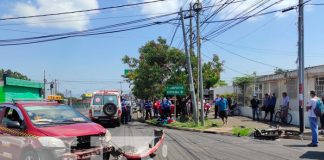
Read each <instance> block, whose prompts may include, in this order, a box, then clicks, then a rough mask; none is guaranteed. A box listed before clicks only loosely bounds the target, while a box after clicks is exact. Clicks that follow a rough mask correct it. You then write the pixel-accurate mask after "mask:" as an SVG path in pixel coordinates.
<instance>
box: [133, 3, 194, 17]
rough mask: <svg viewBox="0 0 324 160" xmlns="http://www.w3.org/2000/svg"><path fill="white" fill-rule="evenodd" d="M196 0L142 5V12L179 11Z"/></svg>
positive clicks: (151, 13) (149, 13) (161, 12)
mask: <svg viewBox="0 0 324 160" xmlns="http://www.w3.org/2000/svg"><path fill="white" fill-rule="evenodd" d="M150 1H152V0H138V1H137V2H150ZM195 1H196V0H166V1H161V2H157V3H152V4H146V5H143V6H142V7H141V12H142V13H143V14H148V15H156V14H165V13H171V12H177V11H179V10H180V8H181V7H183V8H185V9H187V8H188V6H189V3H190V2H195ZM128 2H129V3H134V0H129V1H128Z"/></svg>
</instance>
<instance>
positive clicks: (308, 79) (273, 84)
mask: <svg viewBox="0 0 324 160" xmlns="http://www.w3.org/2000/svg"><path fill="white" fill-rule="evenodd" d="M297 86H298V74H297V71H296V70H294V71H288V72H286V73H283V74H271V75H263V76H259V77H257V80H256V83H255V84H252V85H249V86H246V87H245V91H244V92H245V97H244V99H245V103H244V106H245V107H243V108H242V113H243V114H244V115H245V116H250V117H251V116H252V111H251V107H248V106H250V104H249V100H250V99H251V98H252V95H253V93H256V94H257V96H258V98H259V99H260V100H261V99H262V98H263V96H264V94H265V93H269V94H272V93H275V94H276V95H277V104H276V108H277V109H278V108H279V106H280V102H281V100H282V97H281V94H282V92H287V94H288V96H289V97H290V107H291V110H290V111H289V112H290V113H291V114H292V124H295V125H298V124H299V111H298V110H299V108H298V98H297V97H298V87H297ZM235 88H236V87H235ZM304 90H305V106H306V104H307V101H308V100H309V99H310V95H309V92H310V91H311V90H314V91H316V93H317V94H318V95H320V94H321V93H323V92H324V65H320V66H314V67H309V68H306V69H305V89H304ZM239 94H241V95H242V93H239ZM239 100H240V99H239ZM241 103H242V104H243V101H242V100H241ZM305 125H306V126H308V118H307V114H306V112H305Z"/></svg>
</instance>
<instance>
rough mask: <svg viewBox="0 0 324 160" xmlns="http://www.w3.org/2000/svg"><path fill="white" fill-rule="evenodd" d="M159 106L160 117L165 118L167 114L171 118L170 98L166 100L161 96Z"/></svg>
mask: <svg viewBox="0 0 324 160" xmlns="http://www.w3.org/2000/svg"><path fill="white" fill-rule="evenodd" d="M161 107H162V115H163V116H162V118H163V119H165V118H167V117H168V116H169V117H170V118H171V102H170V100H168V99H167V98H165V97H164V98H163V100H162V103H161Z"/></svg>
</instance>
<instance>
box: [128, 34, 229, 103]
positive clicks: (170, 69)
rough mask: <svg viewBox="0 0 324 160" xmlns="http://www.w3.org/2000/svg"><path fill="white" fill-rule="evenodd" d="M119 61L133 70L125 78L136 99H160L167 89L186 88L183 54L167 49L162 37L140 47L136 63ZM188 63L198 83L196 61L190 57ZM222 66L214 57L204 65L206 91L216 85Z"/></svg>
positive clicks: (187, 84) (175, 49)
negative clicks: (176, 86) (172, 87)
mask: <svg viewBox="0 0 324 160" xmlns="http://www.w3.org/2000/svg"><path fill="white" fill-rule="evenodd" d="M122 61H123V63H124V64H127V65H128V66H129V67H130V69H134V72H131V73H129V74H128V75H126V76H124V77H125V78H127V80H128V81H129V82H132V84H133V86H134V87H133V89H132V91H133V94H134V95H135V96H136V97H137V98H140V99H145V98H150V99H154V98H161V97H162V96H163V95H164V92H165V86H167V85H177V84H181V85H184V86H185V87H186V88H189V83H188V73H187V66H186V55H185V53H184V52H183V51H181V50H179V49H177V48H174V47H170V46H168V45H167V42H166V40H165V39H163V38H161V37H159V38H158V39H157V41H153V40H152V41H149V42H147V43H146V44H145V45H144V46H142V47H141V48H140V49H139V58H138V59H137V58H133V57H129V56H127V55H125V56H124V57H123V59H122ZM191 61H192V65H193V71H194V74H195V77H194V79H195V81H196V82H197V64H198V60H197V57H196V56H192V57H191ZM222 64H223V62H220V59H219V57H218V56H217V55H214V56H213V59H211V60H210V62H208V63H205V64H203V76H204V86H205V88H210V87H212V86H213V85H215V84H216V83H217V82H218V81H219V79H220V72H221V71H222ZM186 91H187V92H188V91H189V90H186ZM186 94H188V93H186Z"/></svg>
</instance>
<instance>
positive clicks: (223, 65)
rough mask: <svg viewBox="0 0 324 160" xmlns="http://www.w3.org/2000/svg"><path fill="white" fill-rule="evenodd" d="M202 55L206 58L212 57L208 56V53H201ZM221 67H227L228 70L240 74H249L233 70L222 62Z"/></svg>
mask: <svg viewBox="0 0 324 160" xmlns="http://www.w3.org/2000/svg"><path fill="white" fill-rule="evenodd" d="M202 55H203V56H205V57H206V58H209V59H212V57H210V56H208V55H206V54H202ZM222 67H224V68H227V69H229V70H231V71H233V72H236V73H239V74H242V75H249V74H246V73H243V72H241V71H238V70H235V69H233V68H231V67H228V66H226V65H225V64H222Z"/></svg>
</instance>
